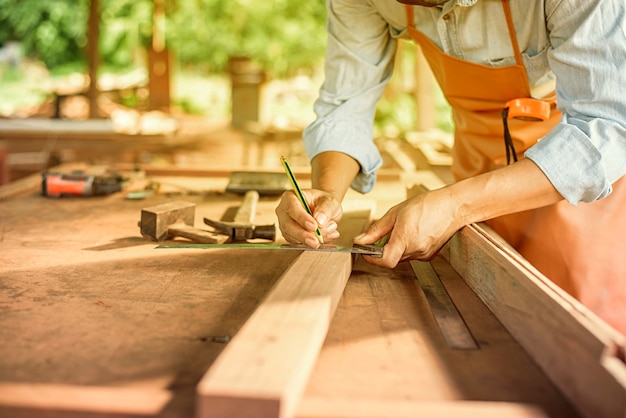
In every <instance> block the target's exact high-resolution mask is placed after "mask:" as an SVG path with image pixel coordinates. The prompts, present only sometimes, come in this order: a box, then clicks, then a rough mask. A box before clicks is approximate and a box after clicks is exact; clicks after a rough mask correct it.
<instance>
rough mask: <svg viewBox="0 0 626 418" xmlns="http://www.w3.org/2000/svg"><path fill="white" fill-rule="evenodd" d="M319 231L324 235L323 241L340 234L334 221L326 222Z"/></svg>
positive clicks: (332, 239) (330, 239)
mask: <svg viewBox="0 0 626 418" xmlns="http://www.w3.org/2000/svg"><path fill="white" fill-rule="evenodd" d="M321 231H322V234H323V235H324V242H330V241H334V240H336V239H337V238H339V236H340V234H339V231H337V222H335V221H330V222H328V224H327V225H326V227H325V228H322V229H321Z"/></svg>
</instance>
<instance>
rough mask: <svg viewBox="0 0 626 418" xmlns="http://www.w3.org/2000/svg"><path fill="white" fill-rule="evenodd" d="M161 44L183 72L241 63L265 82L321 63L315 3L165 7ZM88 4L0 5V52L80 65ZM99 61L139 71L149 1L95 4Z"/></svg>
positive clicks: (55, 0) (213, 2) (12, 0)
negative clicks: (4, 47) (14, 44)
mask: <svg viewBox="0 0 626 418" xmlns="http://www.w3.org/2000/svg"><path fill="white" fill-rule="evenodd" d="M165 4H166V9H167V12H168V13H167V22H166V25H165V28H166V42H167V45H168V46H169V48H170V49H171V50H173V51H174V53H175V55H176V57H177V59H178V61H179V62H180V63H181V64H182V65H183V66H185V67H196V68H198V67H200V68H203V69H205V71H208V72H216V73H219V72H224V71H225V70H226V68H227V62H228V58H229V57H230V56H247V57H249V58H251V59H253V60H255V61H257V62H259V63H261V64H262V65H263V66H264V68H266V69H267V70H268V72H270V73H271V74H272V75H290V74H294V73H295V72H296V71H297V70H300V69H302V68H313V66H315V65H316V64H317V63H319V61H320V59H321V58H322V56H323V52H324V44H325V32H324V22H325V5H324V1H323V0H313V1H307V2H293V1H290V0H272V1H266V2H253V1H251V0H234V1H233V0H186V1H173V0H166V2H165ZM89 5H90V1H89V0H0V45H1V44H3V43H4V42H6V41H9V40H17V41H20V42H21V45H22V49H23V51H24V53H25V54H26V55H27V56H29V57H33V58H36V59H39V60H41V61H42V62H44V63H45V65H46V66H47V67H48V68H50V69H52V68H54V67H58V66H62V65H68V64H70V65H76V64H81V65H83V66H84V65H85V61H86V60H85V54H84V48H85V46H86V42H87V20H88V15H89ZM100 9H101V13H100V16H101V22H100V46H99V47H100V54H101V62H102V64H103V65H104V66H105V67H110V68H117V69H123V68H128V67H132V66H138V65H142V64H143V62H142V61H143V60H144V59H145V58H143V55H142V54H143V53H144V52H145V47H146V46H147V45H148V42H149V40H150V39H151V35H152V23H153V18H152V9H153V2H152V0H100Z"/></svg>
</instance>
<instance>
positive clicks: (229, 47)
mask: <svg viewBox="0 0 626 418" xmlns="http://www.w3.org/2000/svg"><path fill="white" fill-rule="evenodd" d="M169 17H170V21H169V26H168V32H167V38H168V42H169V44H170V46H171V47H172V49H173V50H174V51H176V54H177V57H178V59H179V60H180V62H181V63H182V64H183V65H191V64H202V65H204V66H206V68H207V70H208V71H211V72H222V71H224V70H225V69H226V66H227V63H228V58H229V57H230V56H246V57H249V58H251V59H253V60H255V61H257V62H259V63H261V64H262V65H263V67H264V68H266V69H267V70H268V71H269V72H270V73H271V74H272V75H274V76H286V75H293V74H294V73H295V72H296V71H297V70H301V69H303V68H313V67H314V66H315V65H316V64H318V63H319V61H320V59H321V58H322V57H323V53H324V47H325V40H326V37H325V30H324V23H325V18H326V10H325V5H324V1H323V0H312V1H306V2H294V1H291V0H272V1H261V2H258V1H251V0H195V1H184V2H176V6H175V9H173V10H172V11H171V13H170V14H169ZM170 28H171V29H170Z"/></svg>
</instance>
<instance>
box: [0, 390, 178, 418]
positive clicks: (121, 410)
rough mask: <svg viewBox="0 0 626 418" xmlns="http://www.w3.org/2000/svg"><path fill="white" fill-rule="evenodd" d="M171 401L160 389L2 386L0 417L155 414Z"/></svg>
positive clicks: (0, 392)
mask: <svg viewBox="0 0 626 418" xmlns="http://www.w3.org/2000/svg"><path fill="white" fill-rule="evenodd" d="M171 398H172V394H171V392H170V391H168V390H167V389H157V388H139V387H114V386H78V385H63V384H0V416H14V415H13V414H16V415H17V411H20V413H22V414H23V413H24V410H23V409H21V408H26V410H29V411H38V413H40V414H41V413H43V411H46V412H47V413H49V411H64V412H82V413H106V414H128V415H131V414H133V415H134V414H136V415H156V414H158V413H159V411H161V410H163V408H164V407H165V405H166V404H167V403H168V402H169V401H170V400H171ZM11 409H12V413H11V414H10V415H9V411H11ZM3 411H6V413H7V415H4V412H3ZM19 416H21V415H19ZM46 416H47V415H46Z"/></svg>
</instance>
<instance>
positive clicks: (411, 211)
mask: <svg viewBox="0 0 626 418" xmlns="http://www.w3.org/2000/svg"><path fill="white" fill-rule="evenodd" d="M459 207H460V205H459V204H458V200H457V199H456V198H455V197H454V195H453V194H451V193H450V192H449V191H447V190H446V189H440V190H436V191H433V192H430V193H426V194H421V195H418V196H415V197H413V198H411V199H408V200H406V201H404V202H402V203H400V204H398V205H396V206H394V207H392V208H391V209H389V211H387V213H386V214H385V215H384V216H383V217H382V218H381V219H380V220H378V221H377V222H375V223H374V224H372V226H370V228H369V229H368V230H367V231H366V232H365V233H363V234H361V235H359V236H357V237H356V238H355V239H354V242H355V243H357V244H372V243H374V242H377V241H379V240H380V239H382V238H383V237H385V236H386V235H388V236H389V239H388V241H387V243H386V244H385V247H384V251H383V256H382V257H380V258H376V257H370V256H365V259H366V260H367V262H369V263H370V264H374V265H377V266H381V267H387V268H394V267H395V266H396V265H397V264H398V263H399V262H400V261H405V260H422V261H427V260H430V259H432V258H433V257H434V256H435V255H437V252H438V251H439V250H440V249H441V247H443V245H444V244H445V243H446V242H447V241H448V240H449V239H450V237H452V235H453V234H454V233H455V232H456V231H457V230H458V229H460V228H461V227H462V226H463V222H462V220H461V219H460V216H458V214H459Z"/></svg>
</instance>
